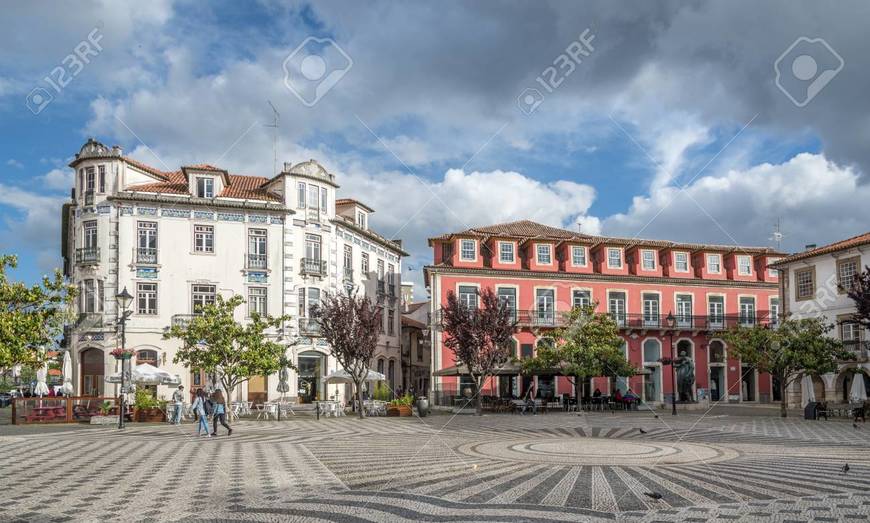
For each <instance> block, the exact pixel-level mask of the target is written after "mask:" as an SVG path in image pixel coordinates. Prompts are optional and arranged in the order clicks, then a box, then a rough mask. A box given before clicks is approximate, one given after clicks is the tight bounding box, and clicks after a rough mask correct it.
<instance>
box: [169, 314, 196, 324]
mask: <svg viewBox="0 0 870 523" xmlns="http://www.w3.org/2000/svg"><path fill="white" fill-rule="evenodd" d="M195 317H196V315H195V314H173V315H172V319H171V322H172V326H173V327H175V326H178V327H187V326H188V325H190V322H191V320H193V318H195Z"/></svg>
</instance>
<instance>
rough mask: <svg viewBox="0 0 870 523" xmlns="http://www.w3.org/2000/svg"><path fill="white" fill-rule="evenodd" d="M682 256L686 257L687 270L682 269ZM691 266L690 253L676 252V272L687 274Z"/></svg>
mask: <svg viewBox="0 0 870 523" xmlns="http://www.w3.org/2000/svg"><path fill="white" fill-rule="evenodd" d="M680 256H684V257H685V258H686V259H685V264H686V268H685V269H680ZM690 267H691V264H690V263H689V253H688V252H686V251H674V272H682V273H687V272H689V271H690V269H689V268H690Z"/></svg>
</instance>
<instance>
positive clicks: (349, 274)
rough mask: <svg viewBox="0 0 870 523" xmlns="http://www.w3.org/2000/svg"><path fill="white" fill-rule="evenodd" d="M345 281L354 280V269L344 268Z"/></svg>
mask: <svg viewBox="0 0 870 523" xmlns="http://www.w3.org/2000/svg"><path fill="white" fill-rule="evenodd" d="M344 281H353V269H352V268H350V267H345V268H344Z"/></svg>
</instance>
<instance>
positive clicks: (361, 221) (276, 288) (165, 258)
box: [62, 139, 407, 402]
mask: <svg viewBox="0 0 870 523" xmlns="http://www.w3.org/2000/svg"><path fill="white" fill-rule="evenodd" d="M70 167H72V168H73V169H74V170H75V187H74V188H73V191H72V196H71V200H70V201H69V202H68V203H66V204H64V206H63V216H62V217H63V241H62V249H63V257H64V268H65V274H66V276H67V277H68V278H69V279H70V281H71V282H72V283H73V284H75V285H77V286H78V287H79V289H80V291H81V292H80V297H79V300H78V303H77V304H76V309H77V311H78V320H77V322H76V323H75V324H74V325H71V326H70V327H69V329H68V331H67V336H66V339H67V343H68V347H69V349H70V350H71V354H72V356H73V364H74V365H73V366H74V369H75V371H74V372H75V379H74V381H73V383H74V385H75V387H76V393H77V394H82V395H109V396H113V395H115V394H116V393H117V390H116V387H117V386H116V385H110V384H106V383H105V381H104V378H105V376H106V375H109V374H114V373H116V372H117V371H118V368H117V364H116V362H115V360H114V359H113V358H112V357H111V355H110V354H109V352H110V351H111V350H113V349H114V348H116V347H118V346H119V345H120V337H119V330H118V321H117V318H118V317H119V311H118V308H117V305H116V300H115V298H114V296H115V295H116V294H117V293H118V292H120V291H121V290H122V289H124V288H126V289H127V290H128V292H129V293H130V294H132V295H133V297H134V299H133V303H132V306H131V308H132V316H131V318H130V320H129V321H128V324H127V344H126V345H127V347H128V348H132V349H134V350H135V351H136V358H135V359H134V364H135V363H143V362H148V363H151V364H152V365H154V366H156V367H159V368H162V369H165V370H167V371H169V372H170V373H172V374H178V375H179V376H180V377H181V381H182V383H183V384H184V385H185V386H186V388H187V389H188V390H190V389H195V388H197V387H205V386H206V385H207V379H208V378H209V377H208V376H205V375H203V373H201V372H198V371H196V370H195V369H187V368H184V367H182V366H181V365H178V364H175V363H173V361H172V360H173V358H174V356H175V351H176V348H177V347H178V342H177V341H173V340H170V341H167V340H163V339H162V336H163V333H164V331H165V329H166V328H167V327H168V326H169V325H171V324H173V323H179V322H181V323H183V322H185V321H187V320H189V319H190V318H191V316H192V315H193V314H195V313H196V310H197V307H198V306H200V305H203V304H207V303H212V302H214V300H215V297H216V296H217V295H221V296H224V297H229V296H231V295H235V294H238V295H241V296H243V297H244V298H245V300H246V301H247V303H246V304H245V305H243V306H242V307H240V309H239V310H238V311H237V312H238V317H237V319H238V320H239V321H245V319H246V318H247V317H249V315H250V313H251V312H252V311H257V312H258V313H261V314H270V315H273V316H278V315H281V314H288V315H290V316H291V318H292V319H291V321H289V322H287V323H286V324H285V325H284V326H283V327H282V328H281V329H280V330H278V331H276V332H272V333H271V335H272V336H274V338H275V339H276V340H279V341H282V342H284V343H286V344H287V346H288V348H287V356H288V357H290V358H291V359H292V361H294V362H295V363H296V364H297V365H298V367H299V372H298V374H297V373H291V377H290V384H289V385H290V391H289V393H288V395H290V396H296V397H298V398H299V401H301V402H308V401H313V400H315V399H323V398H326V397H328V396H329V397H332V396H338V397H339V398H344V396H345V393H346V391H345V386H338V385H327V384H325V383H324V380H323V378H324V377H325V376H326V375H327V373H328V372H329V371H331V370H334V369H335V368H336V363H335V360H334V358H331V357H329V355H328V350H327V346H326V342H325V340H323V339H322V338H321V337H320V335H319V328H318V325H317V323H316V322H314V321H312V320H311V314H310V313H311V310H312V308H313V307H314V305H316V304H318V303H320V300H321V298H322V297H323V296H324V295H325V294H326V293H336V292H348V291H350V292H357V293H365V294H367V295H369V296H370V297H371V298H372V299H373V300H376V301H377V302H378V303H380V304H381V306H382V307H383V308H384V325H383V328H382V336H381V337H380V341H379V344H378V354H380V355H383V356H384V357H386V358H393V359H394V360H396V361H398V360H400V349H399V346H400V342H399V338H400V329H401V323H400V321H401V320H400V315H401V309H400V304H399V289H398V284H399V280H400V277H399V275H400V274H401V270H402V269H401V267H402V265H401V262H402V257H403V256H406V255H407V253H405V251H404V250H402V248H401V245H400V244H399V243H397V242H393V241H391V240H389V239H387V238H385V237H383V236H381V235H379V234H377V233H376V232H374V231H373V230H371V228H370V227H369V218H370V216H371V214H372V213H373V212H374V210H373V209H371V208H370V207H368V206H366V205H365V204H363V203H361V202H359V201H357V200H353V199H340V198H339V199H337V198H336V196H337V192H338V190H339V185H338V183H337V180H336V178H335V176H334V175H333V174H331V173H329V172H327V171H326V169H324V168H323V167H322V166H321V165H320V164H319V163H317V162H316V161H315V160H309V161H305V162H301V163H297V164H290V163H285V164H284V167H283V169H282V172H280V173H279V174H277V175H276V176H273V177H271V178H266V177H259V176H244V175H238V174H233V173H229V172H228V171H227V170H225V169H222V168H219V167H215V166H211V165H191V166H182V167H180V168H179V169H178V170H175V171H166V170H161V169H158V168H155V167H152V166H148V165H144V164H142V163H140V162H138V161H135V160H133V159H131V158H128V157H126V156H124V155H123V153H122V151H121V149H120V148H118V147H114V148H108V147H106V146H104V145H103V144H101V143H99V142H97V141H95V140H93V139H91V140H88V142H87V143H86V144H85V145H84V146H83V147H82V148H81V150H80V151H79V153H78V154H77V155H76V157H75V159H74V160H73V161H72V162H71V163H70ZM395 372H396V373H397V374H395V376H396V377H394V380H395V379H398V376H399V375H400V374H398V373H399V372H401V371H400V370H399V369H396V371H395ZM277 387H278V379H277V375H271V376H260V377H255V378H253V379H251V380H250V382H248V383H247V384H245V385H244V386H243V387H241V388H240V389H239V390H238V391H237V395H238V397H237V398H234V399H239V400H251V401H262V400H265V399H272V398H277V397H278V396H279V395H280V393H279V392H278V390H277ZM168 393H169V391H168V390H166V389H165V388H161V389H160V390H158V395H160V396H168Z"/></svg>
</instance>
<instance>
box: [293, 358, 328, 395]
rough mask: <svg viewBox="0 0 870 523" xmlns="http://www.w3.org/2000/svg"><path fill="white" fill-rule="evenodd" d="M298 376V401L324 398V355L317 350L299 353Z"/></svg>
mask: <svg viewBox="0 0 870 523" xmlns="http://www.w3.org/2000/svg"><path fill="white" fill-rule="evenodd" d="M297 366H298V368H299V377H298V380H297V390H298V391H299V392H298V394H299V403H311V402H312V401H318V400H322V399H324V397H325V395H324V393H323V390H322V389H323V377H324V369H326V357H325V356H324V355H323V354H321V353H319V352H317V351H306V352H302V353H300V354H299V362H298V365H297Z"/></svg>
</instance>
